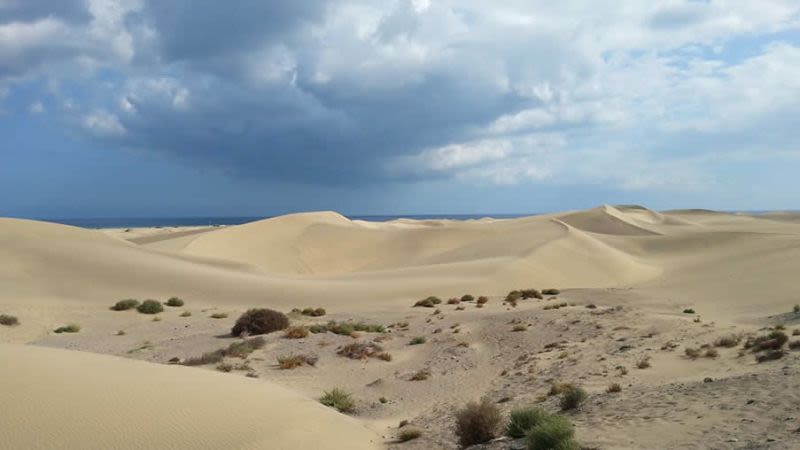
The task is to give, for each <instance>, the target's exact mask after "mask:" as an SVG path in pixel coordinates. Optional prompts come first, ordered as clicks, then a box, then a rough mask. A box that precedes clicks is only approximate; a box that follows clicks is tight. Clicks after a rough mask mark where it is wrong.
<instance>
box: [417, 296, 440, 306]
mask: <svg viewBox="0 0 800 450" xmlns="http://www.w3.org/2000/svg"><path fill="white" fill-rule="evenodd" d="M439 303H442V300H441V299H439V297H434V296H430V297H428V298H424V299H422V300H418V301H417V302H416V303H414V306H422V307H425V308H433V307H434V306H436V305H438V304H439Z"/></svg>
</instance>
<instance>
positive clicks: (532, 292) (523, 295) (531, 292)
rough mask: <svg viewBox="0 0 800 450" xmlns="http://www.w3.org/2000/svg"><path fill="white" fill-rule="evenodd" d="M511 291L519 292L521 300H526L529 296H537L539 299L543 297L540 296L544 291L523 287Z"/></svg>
mask: <svg viewBox="0 0 800 450" xmlns="http://www.w3.org/2000/svg"><path fill="white" fill-rule="evenodd" d="M513 292H519V293H520V296H521V298H522V299H523V300H527V299H529V298H538V299H539V300H541V299H542V298H544V297H542V294H543V293H544V292H539V291H538V290H536V289H523V290H521V291H511V293H513ZM511 293H509V295H511Z"/></svg>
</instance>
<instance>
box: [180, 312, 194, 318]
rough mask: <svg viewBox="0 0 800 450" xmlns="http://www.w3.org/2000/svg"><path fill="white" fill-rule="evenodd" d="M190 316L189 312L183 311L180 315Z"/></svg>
mask: <svg viewBox="0 0 800 450" xmlns="http://www.w3.org/2000/svg"><path fill="white" fill-rule="evenodd" d="M191 315H192V312H191V311H184V312H182V313H181V317H190V316H191Z"/></svg>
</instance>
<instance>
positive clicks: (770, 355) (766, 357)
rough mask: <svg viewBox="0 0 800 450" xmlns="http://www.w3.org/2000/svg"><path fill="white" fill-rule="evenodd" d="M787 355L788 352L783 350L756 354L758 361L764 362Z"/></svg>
mask: <svg viewBox="0 0 800 450" xmlns="http://www.w3.org/2000/svg"><path fill="white" fill-rule="evenodd" d="M785 355H786V352H784V351H783V350H769V351H767V352H765V353H762V354H760V355H756V362H759V363H762V362H766V361H774V360H776V359H781V358H783V357H784V356H785Z"/></svg>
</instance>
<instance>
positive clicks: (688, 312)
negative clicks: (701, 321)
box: [683, 308, 694, 314]
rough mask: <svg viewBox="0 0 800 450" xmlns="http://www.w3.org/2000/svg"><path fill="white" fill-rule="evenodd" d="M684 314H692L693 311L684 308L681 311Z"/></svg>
mask: <svg viewBox="0 0 800 450" xmlns="http://www.w3.org/2000/svg"><path fill="white" fill-rule="evenodd" d="M683 313H684V314H694V310H693V309H692V308H686V309H684V310H683Z"/></svg>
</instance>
